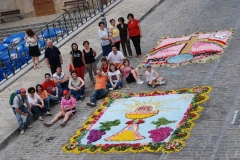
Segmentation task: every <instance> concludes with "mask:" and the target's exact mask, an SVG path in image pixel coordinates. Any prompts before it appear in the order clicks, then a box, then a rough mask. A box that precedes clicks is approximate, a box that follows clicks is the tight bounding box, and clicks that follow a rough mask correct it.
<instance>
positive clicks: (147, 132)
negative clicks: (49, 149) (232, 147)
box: [62, 86, 211, 154]
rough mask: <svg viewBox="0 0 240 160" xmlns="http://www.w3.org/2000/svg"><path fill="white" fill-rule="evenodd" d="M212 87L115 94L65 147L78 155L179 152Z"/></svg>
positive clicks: (107, 99)
mask: <svg viewBox="0 0 240 160" xmlns="http://www.w3.org/2000/svg"><path fill="white" fill-rule="evenodd" d="M210 92H211V87H209V86H196V87H194V88H182V89H178V90H167V91H157V90H156V91H153V92H150V93H147V92H142V93H132V92H131V93H129V94H123V93H118V92H115V93H112V94H110V95H109V96H108V97H107V98H105V101H104V102H103V103H101V105H100V107H99V108H98V109H96V111H95V112H94V114H93V115H91V116H90V117H89V118H88V120H86V121H85V122H84V123H83V128H80V129H78V130H77V132H76V134H75V135H74V136H73V137H71V138H70V143H69V144H66V145H64V146H63V148H62V149H63V151H65V152H74V153H76V154H79V153H82V152H86V153H96V152H101V153H110V152H115V153H116V152H117V153H121V152H133V153H137V152H166V153H171V152H178V151H180V150H181V149H182V148H183V147H184V146H185V143H184V139H186V138H188V137H189V135H190V131H191V129H192V128H193V127H194V123H193V120H195V119H197V118H199V116H200V115H199V112H200V111H201V110H202V109H203V107H201V106H199V104H200V103H202V102H205V101H206V100H208V99H209V97H208V93H210Z"/></svg>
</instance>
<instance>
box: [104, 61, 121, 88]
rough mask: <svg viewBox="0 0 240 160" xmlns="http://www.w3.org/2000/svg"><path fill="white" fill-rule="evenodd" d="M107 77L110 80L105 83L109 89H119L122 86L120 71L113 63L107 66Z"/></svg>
mask: <svg viewBox="0 0 240 160" xmlns="http://www.w3.org/2000/svg"><path fill="white" fill-rule="evenodd" d="M108 79H109V81H110V82H108V83H107V88H108V89H109V90H114V89H120V88H121V87H122V80H121V73H120V71H119V70H118V69H117V67H116V66H115V65H114V64H113V63H111V64H110V66H109V72H108Z"/></svg>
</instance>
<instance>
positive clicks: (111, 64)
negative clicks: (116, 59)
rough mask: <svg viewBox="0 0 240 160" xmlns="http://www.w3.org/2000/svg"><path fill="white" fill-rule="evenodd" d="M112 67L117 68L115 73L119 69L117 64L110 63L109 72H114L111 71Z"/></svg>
mask: <svg viewBox="0 0 240 160" xmlns="http://www.w3.org/2000/svg"><path fill="white" fill-rule="evenodd" d="M111 66H114V67H115V71H116V70H117V67H116V66H115V64H113V63H110V65H109V72H113V71H112V70H111Z"/></svg>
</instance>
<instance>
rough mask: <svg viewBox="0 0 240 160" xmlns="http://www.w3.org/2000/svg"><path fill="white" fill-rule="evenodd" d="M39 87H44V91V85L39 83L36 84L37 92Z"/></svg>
mask: <svg viewBox="0 0 240 160" xmlns="http://www.w3.org/2000/svg"><path fill="white" fill-rule="evenodd" d="M38 87H41V88H42V91H43V86H42V85H41V84H37V85H36V92H38Z"/></svg>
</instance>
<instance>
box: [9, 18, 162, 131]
mask: <svg viewBox="0 0 240 160" xmlns="http://www.w3.org/2000/svg"><path fill="white" fill-rule="evenodd" d="M127 18H128V20H129V22H128V24H125V23H124V18H123V17H120V18H119V19H118V22H119V24H118V25H117V26H116V24H115V20H114V19H111V20H110V23H111V25H112V26H111V27H110V28H109V30H107V29H106V28H104V24H103V22H100V23H99V27H100V29H99V31H98V34H99V37H100V41H101V46H102V54H103V58H102V59H101V66H100V67H98V68H97V64H96V59H95V57H96V51H95V50H94V49H92V48H91V47H90V44H89V42H88V41H84V42H83V47H84V49H83V50H82V51H81V50H79V49H78V45H77V44H76V43H73V44H72V45H71V51H70V53H69V61H70V64H69V67H68V70H69V71H70V73H71V78H69V77H68V76H67V75H66V74H65V73H64V72H63V71H62V68H61V64H62V63H63V59H62V56H61V52H60V51H59V49H58V48H57V47H56V46H54V45H53V42H52V40H47V46H48V47H47V49H46V50H45V62H46V64H47V66H48V67H49V68H50V70H51V73H52V76H51V74H50V73H46V74H45V75H44V78H45V80H44V82H43V83H42V84H37V85H36V87H35V88H34V87H30V88H28V90H27V91H26V90H25V89H24V88H21V89H20V92H19V94H17V96H15V97H14V100H13V105H12V108H13V111H14V113H15V115H16V117H17V119H18V123H19V125H20V130H21V132H20V133H21V134H23V133H24V130H25V128H31V127H32V126H31V125H30V119H31V115H32V114H36V115H37V116H38V119H39V120H40V121H43V116H42V115H43V114H44V113H45V114H46V115H47V116H52V114H51V113H50V110H51V107H50V105H51V103H60V102H61V110H60V111H59V112H58V113H57V114H56V116H55V117H54V118H53V119H52V120H51V121H49V122H44V123H43V124H44V125H45V126H47V127H49V126H51V125H53V124H54V123H55V122H57V120H58V119H59V118H61V117H64V119H63V121H62V122H61V123H60V125H61V126H65V124H66V122H67V121H68V119H69V118H70V117H71V116H73V115H74V113H75V112H76V101H79V100H81V101H83V100H84V90H85V88H86V86H85V80H84V70H85V69H87V71H88V74H89V78H90V80H91V84H92V85H94V91H93V93H92V95H91V97H90V101H89V102H88V103H87V105H88V106H90V107H94V106H96V102H97V100H98V99H101V98H103V97H105V96H106V95H107V94H108V92H109V91H111V90H115V89H120V88H122V87H123V79H125V80H126V82H127V83H133V82H136V84H143V83H144V81H142V80H141V79H140V73H139V70H138V68H134V67H133V66H132V65H131V64H130V61H129V60H128V58H127V52H126V46H127V50H128V54H129V58H132V51H131V47H130V41H129V39H131V40H132V41H133V44H134V47H135V49H136V53H137V57H139V58H141V47H140V37H141V36H142V34H141V27H140V24H139V21H138V20H136V19H134V16H133V15H132V14H128V16H127ZM29 32H30V31H29ZM32 34H33V37H32V38H29V35H28V36H26V37H25V39H26V41H27V43H30V44H31V43H37V42H36V35H35V34H34V33H32V32H31V35H32ZM120 44H121V45H122V50H123V52H124V54H123V53H122V52H121V51H119V49H120ZM34 46H35V45H34ZM29 47H32V45H30V46H29ZM34 50H35V52H36V47H35V49H34ZM33 60H34V61H33V63H34V68H40V66H39V63H38V62H39V60H38V59H36V58H35V59H33ZM35 61H36V62H35ZM145 77H146V80H147V84H148V85H150V86H152V87H155V86H157V85H161V84H165V82H164V81H163V78H162V77H160V76H159V74H158V73H157V72H156V71H155V70H153V69H152V68H151V65H150V64H147V65H146V72H145ZM26 92H28V95H26ZM24 103H26V105H27V107H26V106H25V105H24ZM31 113H32V114H31ZM21 115H23V116H26V117H27V119H26V122H25V123H23V119H22V117H21Z"/></svg>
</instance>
